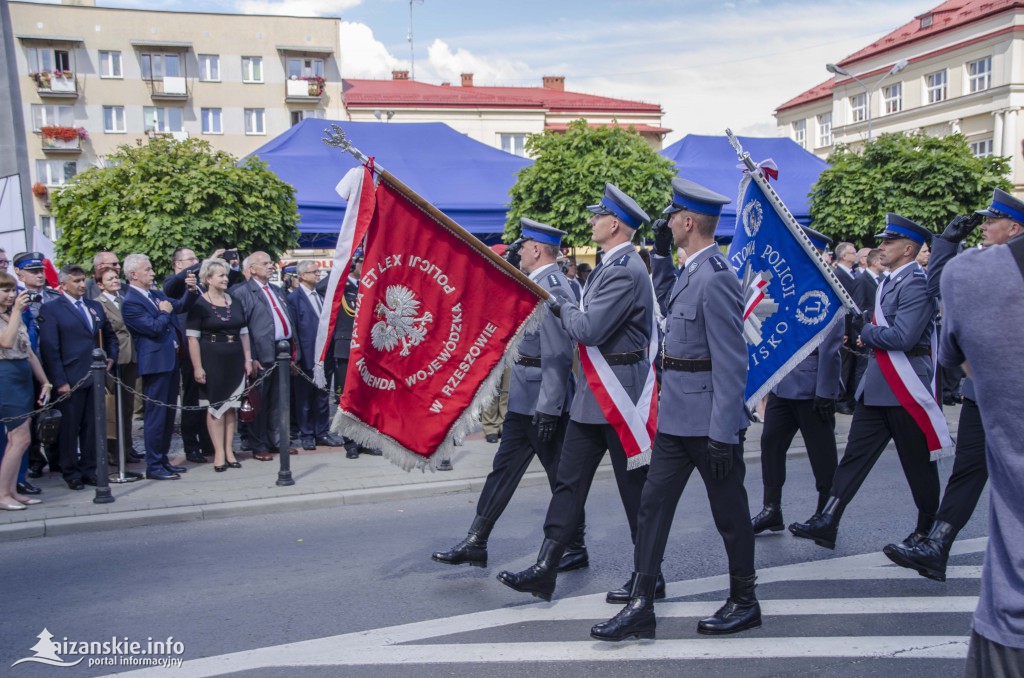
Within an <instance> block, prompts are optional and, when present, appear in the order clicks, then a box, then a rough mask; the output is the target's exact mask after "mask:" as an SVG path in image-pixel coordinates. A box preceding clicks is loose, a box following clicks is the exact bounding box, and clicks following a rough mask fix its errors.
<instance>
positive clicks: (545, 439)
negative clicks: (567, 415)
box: [533, 412, 558, 443]
mask: <svg viewBox="0 0 1024 678" xmlns="http://www.w3.org/2000/svg"><path fill="white" fill-rule="evenodd" d="M533 425H534V426H536V427H537V438H538V439H539V440H540V441H541V442H542V443H550V442H551V441H552V440H554V439H555V429H556V428H558V417H557V416H555V415H553V414H544V413H543V412H534V413H533Z"/></svg>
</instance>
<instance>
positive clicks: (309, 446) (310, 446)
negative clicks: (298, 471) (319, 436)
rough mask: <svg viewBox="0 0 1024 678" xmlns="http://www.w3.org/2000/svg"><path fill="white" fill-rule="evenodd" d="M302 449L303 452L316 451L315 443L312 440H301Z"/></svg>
mask: <svg viewBox="0 0 1024 678" xmlns="http://www.w3.org/2000/svg"><path fill="white" fill-rule="evenodd" d="M302 449H304V450H315V449H316V441H315V440H313V439H312V438H303V439H302Z"/></svg>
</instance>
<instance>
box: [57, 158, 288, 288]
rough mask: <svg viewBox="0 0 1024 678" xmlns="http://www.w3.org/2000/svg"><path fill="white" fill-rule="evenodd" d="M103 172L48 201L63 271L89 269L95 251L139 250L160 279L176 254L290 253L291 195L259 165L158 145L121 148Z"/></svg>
mask: <svg viewBox="0 0 1024 678" xmlns="http://www.w3.org/2000/svg"><path fill="white" fill-rule="evenodd" d="M105 165H106V166H105V167H93V168H90V169H88V170H86V171H85V172H82V173H81V174H79V175H78V176H76V177H75V178H74V179H73V180H72V181H71V182H70V183H69V184H68V185H67V186H65V187H64V188H62V189H61V190H60V191H59V192H57V194H56V195H55V196H54V197H53V203H52V206H53V212H54V215H55V216H56V218H57V221H58V222H59V223H60V225H61V229H62V231H63V234H62V235H61V237H60V239H59V240H58V241H57V243H56V245H57V255H58V259H59V260H60V261H61V262H62V263H81V264H83V265H86V266H89V265H91V262H92V257H93V255H94V254H95V253H96V252H98V251H101V250H111V251H113V252H117V253H118V255H120V256H121V257H122V258H123V257H124V256H125V255H127V254H130V253H132V252H142V253H145V254H148V255H149V257H150V259H152V261H153V267H154V268H155V269H157V271H158V272H161V273H166V272H169V269H170V260H171V255H172V253H173V252H174V250H175V249H176V248H178V247H181V246H185V247H190V248H192V249H194V250H195V251H196V253H197V255H198V256H199V257H203V256H204V255H206V254H209V253H210V252H212V251H213V250H215V249H216V248H218V247H228V248H231V247H238V249H240V250H241V251H242V252H252V251H255V250H264V251H266V252H268V253H270V255H271V256H276V255H277V254H279V253H280V252H282V251H284V250H286V249H288V248H289V247H292V246H294V245H295V242H296V238H297V236H298V230H297V228H296V224H297V223H298V220H299V215H298V211H297V210H296V207H295V189H294V188H292V187H291V186H290V185H288V184H286V183H285V182H283V181H281V180H280V179H278V178H277V175H275V174H274V173H273V172H271V171H270V170H269V169H267V164H266V163H264V162H263V161H261V160H259V159H258V158H255V157H249V158H246V159H244V160H242V161H241V162H238V160H237V159H236V158H235V157H234V156H232V155H231V154H229V153H225V152H223V151H214V150H213V149H212V148H211V147H210V144H209V143H208V142H206V141H200V140H198V139H186V140H184V141H181V142H178V141H174V140H172V139H167V138H156V139H153V140H151V141H149V142H148V143H144V144H141V145H138V146H129V145H125V146H121V147H119V148H118V149H117V151H116V152H115V153H113V154H112V155H110V156H108V157H107V162H106V163H105Z"/></svg>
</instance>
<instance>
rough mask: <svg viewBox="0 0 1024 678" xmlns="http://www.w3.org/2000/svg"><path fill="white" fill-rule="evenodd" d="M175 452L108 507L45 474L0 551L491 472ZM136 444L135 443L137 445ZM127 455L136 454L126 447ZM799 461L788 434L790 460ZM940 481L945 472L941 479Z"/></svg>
mask: <svg viewBox="0 0 1024 678" xmlns="http://www.w3.org/2000/svg"><path fill="white" fill-rule="evenodd" d="M946 412H947V418H948V419H949V421H950V427H951V430H952V431H954V435H955V426H956V421H957V418H958V416H959V408H947V410H946ZM849 426H850V417H849V416H843V415H839V416H838V422H837V434H838V438H839V441H840V450H839V451H840V454H842V445H843V443H844V442H845V440H846V434H847V431H848V430H849ZM760 436H761V425H760V424H753V425H752V426H751V427H750V429H749V430H748V432H747V444H746V460H747V464H748V465H750V464H756V463H758V459H760V446H759V444H758V441H759V440H760ZM175 442H176V443H177V444H178V445H179V451H178V452H177V453H176V454H175V453H172V462H173V463H176V464H183V465H185V466H186V467H188V469H189V471H188V473H185V474H183V475H182V478H181V479H180V480H173V481H155V480H139V481H136V482H134V483H128V484H122V485H117V484H112V485H111V493H112V494H113V496H114V498H115V501H114V502H113V503H110V504H95V503H93V497H94V496H95V490H94V488H91V487H86V488H85V490H82V491H72V490H69V489H68V488H67V485H65V483H64V482H63V480H61V478H60V476H58V475H54V474H49V473H48V474H46V475H44V476H43V477H42V478H38V479H35V480H32V481H31V482H32V483H34V484H35V485H37V486H38V487H40V488H42V490H43V493H42V494H41V495H39V498H40V499H42V500H43V503H42V504H39V505H37V506H30V507H28V509H27V510H25V511H0V542H2V541H10V540H15V539H25V538H28V537H42V536H57V535H62V534H73V533H77V532H83V531H90V530H111V529H119V528H123V527H133V526H140V525H155V524H160V523H171V522H186V521H190V520H208V519H212V518H222V517H227V516H238V515H254V514H260V513H277V512H280V511H295V510H302V509H309V508H327V507H331V506H340V505H344V504H360V503H368V502H378V501H387V500H390V499H397V498H410V497H421V496H428V495H434V494H445V493H452V492H462V491H466V490H472V491H474V492H479V490H480V488H481V487H483V483H484V479H485V478H486V477H487V474H488V473H489V472H490V470H491V462H492V459H493V457H494V452H495V451H496V450H497V448H498V446H497V445H495V444H491V443H487V442H485V441H484V439H483V434H482V433H476V434H473V435H471V436H469V438H467V440H466V444H465V446H464V447H462V448H461V449H459V451H458V452H456V454H455V456H454V459H453V465H454V467H455V468H454V470H453V471H450V472H434V473H431V472H430V471H425V472H421V471H411V472H406V471H402V470H401V469H399V468H398V467H396V466H394V465H392V464H391V463H390V462H389V461H387V459H385V458H383V457H372V456H367V455H361V456H360V457H359V458H358V459H348V458H346V457H345V450H344V449H342V448H325V447H321V448H318V449H317V450H316V451H315V452H306V451H301V453H300V454H299V455H297V456H293V457H292V458H291V469H292V477H293V479H294V480H295V484H294V485H292V486H290V487H278V486H277V485H276V484H275V483H276V481H277V473H278V468H279V464H278V460H277V455H275V458H274V461H272V462H259V461H254V460H253V459H252V456H251V454H249V453H246V452H240V453H238V460H239V461H240V462H242V468H241V469H228V470H227V471H225V472H223V473H215V472H214V470H213V464H212V463H208V464H192V463H190V462H185V459H184V454H183V453H182V452H181V451H180V439H178V438H175ZM139 443H141V441H139ZM136 447H137V449H142V448H141V445H140V444H138V443H137V444H136ZM804 454H806V451H805V450H804V448H803V441H802V438H801V437H800V436H799V435H798V436H797V437H796V440H795V441H794V444H793V447H792V449H791V450H790V456H800V455H804ZM143 466H144V465H143V464H132V465H129V466H128V467H127V468H128V470H143ZM947 473H948V471H947ZM611 475H612V469H611V465H610V464H609V462H608V459H607V457H606V458H605V460H604V462H603V463H602V465H601V467H600V468H599V469H598V477H610V476H611ZM546 482H547V479H546V477H545V475H544V471H543V469H542V468H541V466H540V464H539V462H537V461H536V460H534V463H533V465H532V466H531V467H530V470H529V471H528V472H527V474H526V476H525V477H524V478H523V483H524V484H527V483H529V484H537V483H546ZM747 489H748V492H750V493H751V501H752V503H757V502H758V501H759V500H760V488H759V487H752V486H751V487H748V488H747Z"/></svg>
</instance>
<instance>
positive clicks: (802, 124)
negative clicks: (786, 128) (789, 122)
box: [793, 120, 807, 148]
mask: <svg viewBox="0 0 1024 678" xmlns="http://www.w3.org/2000/svg"><path fill="white" fill-rule="evenodd" d="M793 141H795V142H797V143H798V144H800V147H801V148H807V121H806V120H794V121H793Z"/></svg>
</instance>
